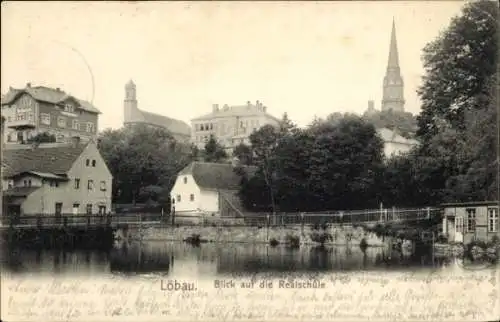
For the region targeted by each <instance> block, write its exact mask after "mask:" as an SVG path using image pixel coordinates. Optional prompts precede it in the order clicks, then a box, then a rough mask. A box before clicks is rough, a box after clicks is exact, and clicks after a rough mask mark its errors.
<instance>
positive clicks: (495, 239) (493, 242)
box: [487, 235, 500, 247]
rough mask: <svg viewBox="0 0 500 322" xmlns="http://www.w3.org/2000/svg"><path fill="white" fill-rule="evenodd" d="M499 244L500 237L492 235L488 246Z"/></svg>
mask: <svg viewBox="0 0 500 322" xmlns="http://www.w3.org/2000/svg"><path fill="white" fill-rule="evenodd" d="M498 245H500V237H498V235H493V237H491V239H490V240H489V241H488V244H487V246H488V247H495V246H498Z"/></svg>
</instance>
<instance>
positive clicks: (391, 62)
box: [382, 19, 405, 112]
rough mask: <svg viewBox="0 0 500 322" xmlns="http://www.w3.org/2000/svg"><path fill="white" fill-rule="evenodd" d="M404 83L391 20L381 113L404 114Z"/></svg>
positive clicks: (394, 27) (394, 26)
mask: <svg viewBox="0 0 500 322" xmlns="http://www.w3.org/2000/svg"><path fill="white" fill-rule="evenodd" d="M404 105H405V100H404V81H403V77H402V76H401V70H400V68H399V54H398V43H397V41H396V24H395V23H394V19H393V20H392V31H391V44H390V46H389V59H388V61H387V69H386V72H385V77H384V85H383V96H382V111H391V110H392V111H394V112H404Z"/></svg>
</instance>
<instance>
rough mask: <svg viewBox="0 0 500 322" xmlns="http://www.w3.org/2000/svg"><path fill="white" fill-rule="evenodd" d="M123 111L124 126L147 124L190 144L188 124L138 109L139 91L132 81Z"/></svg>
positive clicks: (126, 92)
mask: <svg viewBox="0 0 500 322" xmlns="http://www.w3.org/2000/svg"><path fill="white" fill-rule="evenodd" d="M123 109H124V115H123V124H124V125H125V126H131V125H132V126H133V125H135V124H145V125H148V126H153V127H159V128H163V129H166V130H167V131H169V132H170V133H171V134H172V136H173V137H174V138H175V139H176V140H177V141H179V142H186V143H187V142H189V139H190V137H191V128H190V127H189V125H188V124H187V123H185V122H183V121H180V120H176V119H173V118H170V117H167V116H163V115H159V114H154V113H150V112H146V111H144V110H140V109H139V108H138V102H137V89H136V86H135V84H134V82H133V81H132V80H130V81H129V82H128V83H127V84H126V85H125V100H124V103H123Z"/></svg>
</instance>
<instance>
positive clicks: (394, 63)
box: [387, 19, 399, 68]
mask: <svg viewBox="0 0 500 322" xmlns="http://www.w3.org/2000/svg"><path fill="white" fill-rule="evenodd" d="M387 68H399V54H398V42H397V40H396V23H395V22H394V19H392V30H391V44H390V47H389V58H388V61H387Z"/></svg>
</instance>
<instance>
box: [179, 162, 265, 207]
mask: <svg viewBox="0 0 500 322" xmlns="http://www.w3.org/2000/svg"><path fill="white" fill-rule="evenodd" d="M235 166H236V165H235V164H234V163H233V164H230V163H209V162H197V161H195V162H191V163H190V164H189V165H188V166H186V167H185V168H184V169H182V170H181V171H180V172H179V174H178V175H177V179H176V181H175V184H174V186H173V188H172V190H171V192H170V198H171V201H172V208H173V210H174V212H175V214H176V215H179V216H194V217H198V216H210V217H214V216H215V217H240V216H243V212H244V209H243V207H242V205H241V203H240V200H239V196H238V191H239V188H240V183H241V179H242V177H241V175H240V174H239V173H238V172H237V171H235ZM241 169H242V170H243V171H245V172H246V173H247V175H248V176H251V175H253V173H255V171H256V169H257V168H256V167H253V166H244V167H242V168H241Z"/></svg>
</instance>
